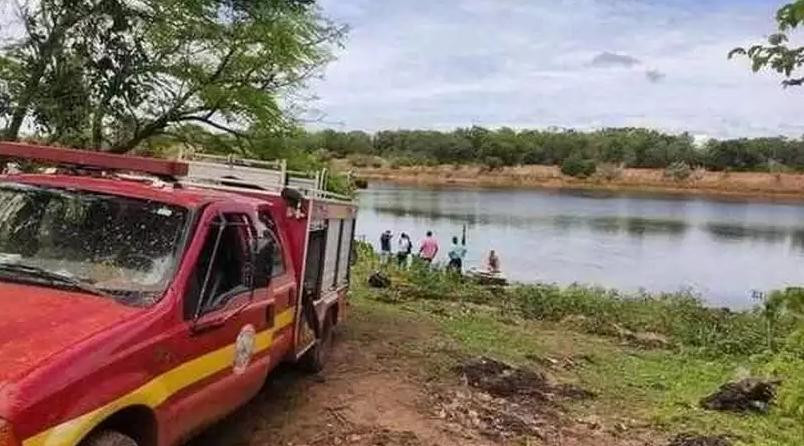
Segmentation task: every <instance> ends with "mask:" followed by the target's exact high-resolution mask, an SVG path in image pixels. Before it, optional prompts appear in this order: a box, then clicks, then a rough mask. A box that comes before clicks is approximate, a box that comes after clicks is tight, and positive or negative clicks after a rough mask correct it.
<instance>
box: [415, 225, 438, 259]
mask: <svg viewBox="0 0 804 446" xmlns="http://www.w3.org/2000/svg"><path fill="white" fill-rule="evenodd" d="M436 254H438V240H436V238H435V236H433V231H427V237H425V238H424V240H422V244H421V247H419V257H421V259H422V260H424V261H425V262H427V263H433V259H435V256H436Z"/></svg>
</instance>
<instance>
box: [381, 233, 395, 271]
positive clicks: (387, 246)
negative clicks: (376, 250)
mask: <svg viewBox="0 0 804 446" xmlns="http://www.w3.org/2000/svg"><path fill="white" fill-rule="evenodd" d="M392 238H393V236H392V235H391V231H390V230H386V231H385V232H383V233H382V235H380V259H381V260H382V261H383V263H385V262H387V261H388V260H389V259H390V258H391V239H392Z"/></svg>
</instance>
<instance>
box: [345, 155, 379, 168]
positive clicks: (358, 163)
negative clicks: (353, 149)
mask: <svg viewBox="0 0 804 446" xmlns="http://www.w3.org/2000/svg"><path fill="white" fill-rule="evenodd" d="M348 160H349V162H350V163H351V164H352V165H353V166H355V167H373V168H375V169H379V168H380V167H382V166H383V164H382V159H380V158H377V157H376V156H371V155H363V154H358V153H353V154H351V155H349V156H348Z"/></svg>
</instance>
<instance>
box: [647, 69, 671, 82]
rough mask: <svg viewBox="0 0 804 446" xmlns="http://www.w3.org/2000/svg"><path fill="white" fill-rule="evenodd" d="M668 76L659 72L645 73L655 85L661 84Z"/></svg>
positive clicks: (650, 71)
mask: <svg viewBox="0 0 804 446" xmlns="http://www.w3.org/2000/svg"><path fill="white" fill-rule="evenodd" d="M666 76H667V75H666V74H664V73H662V72H661V71H659V70H647V71H645V77H646V78H648V80H649V81H651V82H653V83H657V82H660V81H661V80H662V79H664V78H665V77H666Z"/></svg>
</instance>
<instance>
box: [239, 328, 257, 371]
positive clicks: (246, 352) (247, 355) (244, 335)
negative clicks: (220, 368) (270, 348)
mask: <svg viewBox="0 0 804 446" xmlns="http://www.w3.org/2000/svg"><path fill="white" fill-rule="evenodd" d="M255 334H256V332H255V331H254V327H253V326H252V325H251V324H248V325H245V326H243V328H241V329H240V333H239V334H238V335H237V341H236V342H235V356H234V367H233V370H234V372H235V374H237V375H239V374H241V373H243V372H245V371H246V368H247V367H248V363H249V362H250V361H251V355H253V354H254V336H255Z"/></svg>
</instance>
